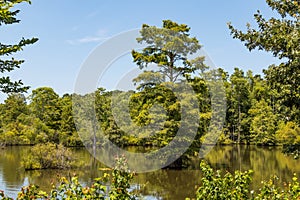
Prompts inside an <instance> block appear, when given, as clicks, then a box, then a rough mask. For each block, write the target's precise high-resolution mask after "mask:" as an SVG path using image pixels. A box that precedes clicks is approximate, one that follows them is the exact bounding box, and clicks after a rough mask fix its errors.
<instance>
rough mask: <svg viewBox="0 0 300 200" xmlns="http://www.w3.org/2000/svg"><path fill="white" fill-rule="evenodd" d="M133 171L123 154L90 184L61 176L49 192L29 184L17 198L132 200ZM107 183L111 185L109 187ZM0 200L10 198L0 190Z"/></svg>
mask: <svg viewBox="0 0 300 200" xmlns="http://www.w3.org/2000/svg"><path fill="white" fill-rule="evenodd" d="M133 175H134V174H133V173H131V172H130V170H129V169H128V165H127V161H126V159H125V157H124V156H121V157H117V158H116V165H115V167H114V169H112V173H111V175H110V174H107V173H105V174H104V175H103V176H102V177H100V178H95V179H94V181H93V183H92V185H91V186H83V185H82V184H81V183H80V182H79V180H78V177H77V176H73V177H72V178H70V180H68V179H67V178H65V177H61V178H60V180H59V182H58V184H57V185H53V188H52V190H51V191H50V193H49V194H47V193H46V192H44V191H42V190H39V187H38V186H35V185H29V186H25V187H23V188H22V190H21V191H20V192H19V193H18V197H17V200H28V199H49V200H57V199H62V200H63V199H65V200H71V199H86V200H92V199H99V200H105V199H106V200H108V199H110V200H134V199H136V197H135V195H134V194H132V193H131V192H129V189H130V181H131V180H132V178H133ZM109 183H110V184H111V186H110V187H109ZM0 199H1V200H12V198H9V197H6V196H5V195H4V192H3V191H0Z"/></svg>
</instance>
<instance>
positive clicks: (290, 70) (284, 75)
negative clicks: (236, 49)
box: [229, 0, 300, 124]
mask: <svg viewBox="0 0 300 200" xmlns="http://www.w3.org/2000/svg"><path fill="white" fill-rule="evenodd" d="M266 2H267V4H268V5H269V6H270V7H271V8H272V10H275V11H277V13H278V14H280V16H281V18H278V19H276V18H274V17H272V18H270V19H265V18H264V17H263V16H262V14H261V13H260V12H259V11H258V12H257V13H256V14H255V15H254V18H255V20H256V22H257V25H258V28H257V29H254V28H251V26H250V25H249V24H248V25H247V31H246V32H242V31H239V30H237V29H235V28H234V27H233V26H232V25H231V24H229V29H230V30H231V34H232V35H233V37H234V38H237V39H239V40H241V41H242V42H244V43H245V46H246V47H247V48H248V49H249V50H250V51H251V50H253V49H255V48H258V49H259V50H263V51H267V52H271V53H272V54H273V55H274V57H277V58H279V59H280V60H283V62H282V63H281V64H279V65H278V66H276V65H271V66H270V67H269V69H267V70H265V71H264V73H265V74H266V80H267V83H268V85H269V86H270V88H271V89H273V90H274V91H275V92H276V93H277V96H276V100H277V101H278V102H279V105H280V106H279V107H278V111H279V112H280V113H281V114H282V115H283V117H284V118H286V117H287V118H289V120H295V121H296V122H297V124H299V123H300V121H299V120H300V112H299V109H300V96H299V91H300V82H299V81H300V78H299V74H300V68H299V64H300V47H299V44H300V5H299V1H298V0H280V1H278V0H266Z"/></svg>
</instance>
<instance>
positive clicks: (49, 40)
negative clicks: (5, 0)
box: [0, 0, 278, 95]
mask: <svg viewBox="0 0 300 200" xmlns="http://www.w3.org/2000/svg"><path fill="white" fill-rule="evenodd" d="M17 8H18V9H20V10H21V12H20V14H19V15H18V17H19V18H20V19H21V22H20V23H19V24H14V25H9V26H2V27H1V29H0V38H1V42H3V43H16V42H17V41H18V40H19V39H20V38H22V37H25V38H30V37H38V38H39V41H38V42H37V43H36V44H34V45H31V46H28V47H26V48H25V49H24V51H23V52H21V53H18V54H17V55H16V56H15V57H17V58H22V59H25V61H26V62H25V63H24V64H23V65H22V67H21V69H18V70H15V71H14V72H12V73H11V75H12V77H13V78H15V79H20V78H21V79H22V80H23V82H24V83H25V84H26V85H30V86H31V88H32V89H35V88H38V87H42V86H49V87H52V88H54V90H55V91H56V92H57V93H58V94H60V95H62V94H64V93H72V92H73V89H74V83H75V80H76V77H77V74H78V72H79V70H80V67H81V65H82V63H83V62H84V60H85V59H86V58H87V57H88V55H89V54H90V52H91V51H92V50H93V49H94V48H96V47H97V46H98V45H99V44H101V43H102V42H103V41H105V40H106V39H108V38H110V37H112V36H114V35H116V34H118V33H120V32H124V31H127V30H132V29H135V28H140V27H141V25H142V24H144V23H146V24H149V25H155V26H161V23H162V20H163V19H171V20H173V21H176V22H178V23H184V24H187V25H189V26H190V27H191V35H192V36H195V37H197V39H198V40H199V41H200V43H201V44H202V45H203V48H204V50H205V51H206V52H207V53H208V55H209V56H210V58H211V60H213V62H214V64H215V65H216V66H217V67H222V68H224V69H225V70H226V71H229V72H231V71H232V70H233V68H234V67H240V68H242V69H244V70H249V69H250V70H252V71H253V72H254V73H261V71H262V69H263V68H267V66H269V65H270V64H272V63H277V62H278V61H277V60H276V59H275V58H273V57H272V55H271V54H269V53H265V52H261V51H260V52H258V51H253V52H251V53H250V52H249V51H248V50H247V49H246V48H245V47H244V45H243V44H242V43H241V42H240V41H238V40H235V39H233V38H232V37H231V36H230V33H229V30H228V28H227V25H226V23H227V22H229V21H230V22H232V24H233V25H234V26H235V27H237V28H239V29H242V30H245V27H246V26H245V25H246V23H247V22H250V23H251V24H252V25H255V23H254V21H253V14H254V13H255V12H256V10H258V9H259V10H260V11H261V12H262V14H263V15H264V16H266V17H270V16H272V15H274V13H273V12H272V10H271V9H270V8H269V7H268V6H267V5H266V3H265V1H264V0H248V1H246V0H229V1H220V0H185V1H174V0H173V1H171V0H160V1H158V0H152V1H136V0H128V1H114V0H111V1H103V0H88V1H84V0H32V4H31V5H28V4H25V3H24V4H22V5H19V6H18V7H17ZM111 73H112V74H111V75H112V76H113V73H114V72H113V71H112V72H111ZM111 84H112V83H109V82H107V83H103V85H102V86H104V87H107V88H111V87H112V86H111Z"/></svg>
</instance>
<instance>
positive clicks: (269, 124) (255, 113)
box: [249, 100, 277, 145]
mask: <svg viewBox="0 0 300 200" xmlns="http://www.w3.org/2000/svg"><path fill="white" fill-rule="evenodd" d="M249 114H250V117H251V118H252V120H251V123H250V133H251V137H252V138H251V139H252V141H253V142H254V143H256V144H262V145H272V144H273V145H274V144H275V143H276V140H275V131H276V121H277V120H276V116H275V115H274V114H273V112H272V108H271V107H270V106H269V105H268V104H267V102H265V101H264V100H261V101H259V102H256V101H254V102H253V104H252V107H251V109H250V110H249Z"/></svg>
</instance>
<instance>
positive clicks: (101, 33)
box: [66, 29, 110, 45]
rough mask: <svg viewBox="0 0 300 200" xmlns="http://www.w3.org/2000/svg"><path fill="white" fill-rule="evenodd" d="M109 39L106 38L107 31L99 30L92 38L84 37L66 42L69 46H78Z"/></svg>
mask: <svg viewBox="0 0 300 200" xmlns="http://www.w3.org/2000/svg"><path fill="white" fill-rule="evenodd" d="M109 38H110V37H109V36H107V30H104V29H100V30H98V31H97V33H96V34H95V35H93V36H85V37H82V38H78V39H73V40H67V41H66V42H67V43H68V44H71V45H78V44H84V43H92V42H102V41H104V40H107V39H109Z"/></svg>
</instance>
